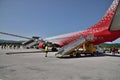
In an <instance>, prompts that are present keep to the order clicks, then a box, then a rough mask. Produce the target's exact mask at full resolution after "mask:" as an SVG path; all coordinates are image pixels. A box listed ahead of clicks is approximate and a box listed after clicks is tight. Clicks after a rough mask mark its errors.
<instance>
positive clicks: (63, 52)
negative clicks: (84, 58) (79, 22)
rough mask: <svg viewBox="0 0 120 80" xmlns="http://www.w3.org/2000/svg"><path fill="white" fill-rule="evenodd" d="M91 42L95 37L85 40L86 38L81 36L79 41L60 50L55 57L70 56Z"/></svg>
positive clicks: (90, 36) (91, 36)
mask: <svg viewBox="0 0 120 80" xmlns="http://www.w3.org/2000/svg"><path fill="white" fill-rule="evenodd" d="M90 40H93V35H89V36H88V37H87V38H84V36H80V37H79V38H78V39H77V40H75V41H73V42H71V43H69V44H68V45H66V46H64V47H62V48H60V49H59V50H58V52H57V53H56V54H55V55H56V56H59V57H63V56H64V55H69V54H70V53H71V52H73V51H74V50H75V49H78V48H80V47H81V46H82V45H83V44H84V43H86V42H87V41H90Z"/></svg>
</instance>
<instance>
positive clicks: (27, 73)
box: [0, 49, 120, 80]
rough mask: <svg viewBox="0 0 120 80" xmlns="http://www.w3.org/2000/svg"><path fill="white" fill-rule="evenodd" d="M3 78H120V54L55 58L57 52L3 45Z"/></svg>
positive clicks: (0, 60) (0, 73)
mask: <svg viewBox="0 0 120 80" xmlns="http://www.w3.org/2000/svg"><path fill="white" fill-rule="evenodd" d="M6 53H7V54H6ZM12 53H13V54H12ZM0 80H120V54H116V55H115V56H113V55H112V54H111V53H107V54H103V55H101V56H96V57H90V56H87V57H79V58H70V57H66V58H56V57H55V52H49V53H48V57H45V52H43V51H41V50H36V49H28V50H27V49H17V50H14V49H4V50H2V49H0Z"/></svg>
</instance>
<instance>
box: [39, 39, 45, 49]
mask: <svg viewBox="0 0 120 80" xmlns="http://www.w3.org/2000/svg"><path fill="white" fill-rule="evenodd" d="M38 47H39V48H43V49H44V48H45V42H44V41H41V42H39V44H38Z"/></svg>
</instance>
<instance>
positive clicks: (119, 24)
mask: <svg viewBox="0 0 120 80" xmlns="http://www.w3.org/2000/svg"><path fill="white" fill-rule="evenodd" d="M114 5H115V6H117V5H118V6H117V7H116V10H115V14H114V16H113V19H112V22H111V25H110V27H109V30H110V31H114V30H120V1H119V0H116V4H114ZM113 7H114V6H113Z"/></svg>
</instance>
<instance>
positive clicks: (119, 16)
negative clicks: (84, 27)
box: [88, 0, 120, 31]
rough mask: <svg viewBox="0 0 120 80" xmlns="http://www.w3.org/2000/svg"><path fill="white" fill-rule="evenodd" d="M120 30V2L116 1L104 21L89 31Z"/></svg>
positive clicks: (103, 18) (119, 0)
mask: <svg viewBox="0 0 120 80" xmlns="http://www.w3.org/2000/svg"><path fill="white" fill-rule="evenodd" d="M94 29H96V30H106V29H109V30H111V31H112V30H120V0H114V1H113V3H112V4H111V6H110V8H109V9H108V10H107V12H106V14H105V15H104V16H103V17H102V19H101V20H100V21H99V22H98V23H97V24H95V25H93V26H91V27H90V28H88V30H90V31H93V30H94Z"/></svg>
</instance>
